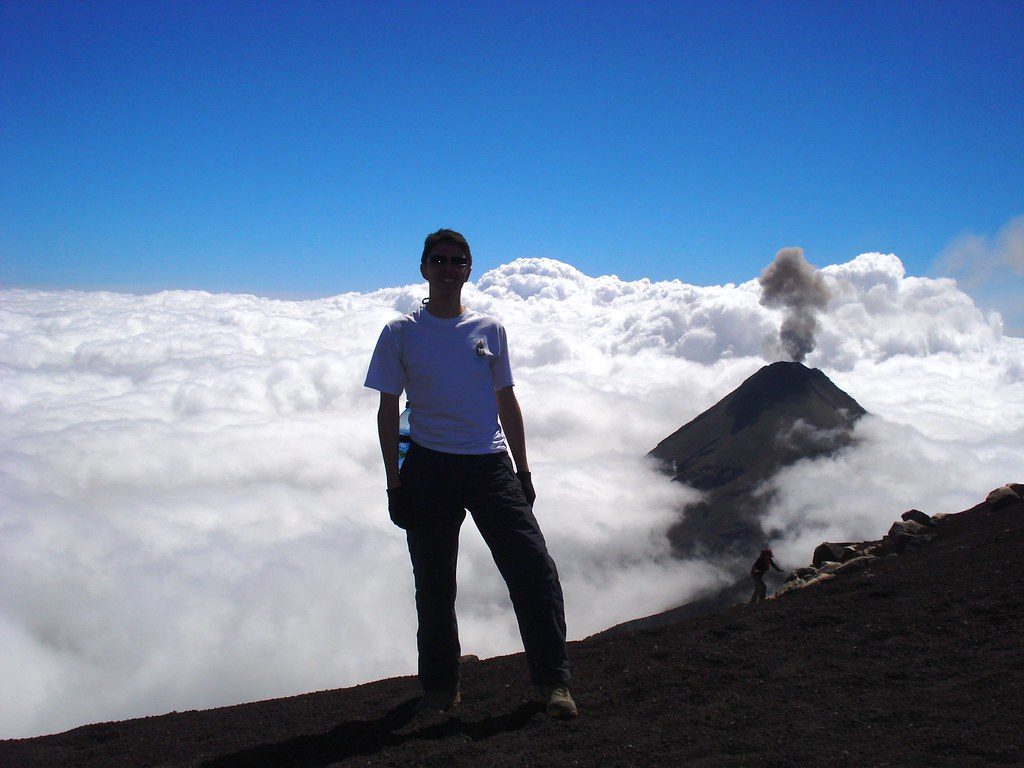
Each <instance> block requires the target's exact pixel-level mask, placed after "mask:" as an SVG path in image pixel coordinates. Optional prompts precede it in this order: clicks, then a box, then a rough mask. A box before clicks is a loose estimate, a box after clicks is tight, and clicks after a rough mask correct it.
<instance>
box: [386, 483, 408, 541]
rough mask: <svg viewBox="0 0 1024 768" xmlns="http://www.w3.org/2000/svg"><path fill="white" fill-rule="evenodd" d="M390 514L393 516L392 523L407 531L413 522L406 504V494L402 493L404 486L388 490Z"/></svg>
mask: <svg viewBox="0 0 1024 768" xmlns="http://www.w3.org/2000/svg"><path fill="white" fill-rule="evenodd" d="M388 514H389V515H391V522H392V523H394V524H395V525H397V526H398V527H399V528H401V529H403V530H405V529H407V528H408V527H409V524H410V523H411V522H412V516H411V515H410V514H409V505H408V504H407V503H406V499H405V494H403V493H402V486H398V487H397V488H388Z"/></svg>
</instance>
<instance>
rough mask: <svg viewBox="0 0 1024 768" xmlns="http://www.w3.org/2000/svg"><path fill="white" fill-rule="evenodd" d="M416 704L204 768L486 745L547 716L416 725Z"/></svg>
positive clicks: (532, 711) (309, 763) (530, 711)
mask: <svg viewBox="0 0 1024 768" xmlns="http://www.w3.org/2000/svg"><path fill="white" fill-rule="evenodd" d="M416 701H417V699H409V700H408V701H405V702H403V703H401V704H399V705H398V706H397V707H395V708H394V709H392V710H391V711H389V712H388V713H387V714H385V715H384V716H383V717H380V718H378V719H376V720H370V721H365V720H364V721H359V720H354V721H350V722H346V723H341V724H340V725H337V726H335V727H334V728H332V729H331V730H330V731H328V732H327V733H323V734H319V735H315V736H298V737H296V738H293V739H287V740H286V741H282V742H279V743H277V744H260V745H258V746H255V747H249V748H247V749H243V750H240V751H239V752H235V753H233V754H229V755H221V756H220V757H216V758H213V759H212V760H207V761H206V762H204V763H203V764H202V766H201V768H255V767H256V766H266V765H275V766H296V767H297V768H298V766H301V767H302V768H324V767H325V766H328V765H331V764H333V763H337V762H340V761H341V760H344V759H346V758H349V757H355V756H357V755H372V754H375V753H377V752H380V751H381V750H382V749H384V748H386V747H393V746H397V745H399V744H403V743H405V742H407V741H413V740H420V741H440V740H442V739H448V738H453V737H458V738H462V739H464V740H466V741H482V740H484V739H489V738H490V737H492V736H496V735H498V734H499V733H506V732H509V731H517V730H519V729H520V728H522V727H524V726H525V725H526V724H527V723H528V722H529V721H530V720H531V719H532V718H533V716H534V715H536V714H538V713H539V712H541V711H542V707H541V705H540V704H538V703H536V702H533V703H529V704H523V705H521V706H519V707H517V708H516V709H514V710H512V711H511V712H507V713H505V714H503V715H495V716H493V717H487V718H484V719H483V720H478V721H474V722H465V721H463V720H461V719H459V718H458V716H454V717H450V718H447V719H445V720H444V721H442V722H435V723H430V724H417V723H414V722H413V712H414V711H415V708H416Z"/></svg>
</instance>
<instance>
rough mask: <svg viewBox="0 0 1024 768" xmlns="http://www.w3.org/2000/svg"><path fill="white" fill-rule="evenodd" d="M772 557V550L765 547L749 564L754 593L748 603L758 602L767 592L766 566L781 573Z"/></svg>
mask: <svg viewBox="0 0 1024 768" xmlns="http://www.w3.org/2000/svg"><path fill="white" fill-rule="evenodd" d="M774 557H775V555H774V554H772V551H771V550H770V549H768V548H767V547H766V548H764V549H762V550H761V554H760V555H758V556H757V560H755V561H754V564H753V565H752V566H750V578H751V580H752V581H753V582H754V593H753V594H752V595H751V596H750V605H753V604H754V603H760V602H761V601H762V600H764V596H765V595H766V594H767V593H768V585H767V584H765V583H764V575H765V573H767V572H768V568H769V567H771V568H774V569H775V570H776V571H778V572H779V573H782V569H781V568H779V566H778V565H776V564H775V560H774V559H773V558H774Z"/></svg>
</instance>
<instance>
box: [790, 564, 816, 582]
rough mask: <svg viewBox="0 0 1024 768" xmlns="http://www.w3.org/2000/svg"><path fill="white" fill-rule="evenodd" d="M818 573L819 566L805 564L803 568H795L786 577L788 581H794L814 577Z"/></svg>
mask: <svg viewBox="0 0 1024 768" xmlns="http://www.w3.org/2000/svg"><path fill="white" fill-rule="evenodd" d="M817 575H818V569H817V568H812V567H810V566H805V567H803V568H797V569H795V570H794V571H793V572H792V573H791V574H789V576H788V577H787V578H786V581H792V580H793V579H813V578H814V577H815V576H817Z"/></svg>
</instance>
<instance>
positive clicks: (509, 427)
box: [494, 387, 530, 472]
mask: <svg viewBox="0 0 1024 768" xmlns="http://www.w3.org/2000/svg"><path fill="white" fill-rule="evenodd" d="M494 396H495V397H496V398H497V400H498V418H499V419H500V420H501V428H502V430H503V431H504V432H505V439H506V440H507V441H508V450H509V452H510V453H511V454H512V461H514V462H515V463H516V472H529V471H530V464H529V462H528V461H527V460H526V430H525V429H524V428H523V412H522V410H520V408H519V401H518V400H517V399H516V393H515V392H514V391H513V389H512V387H505V388H504V389H499V390H498V391H497V392H495V393H494Z"/></svg>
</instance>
